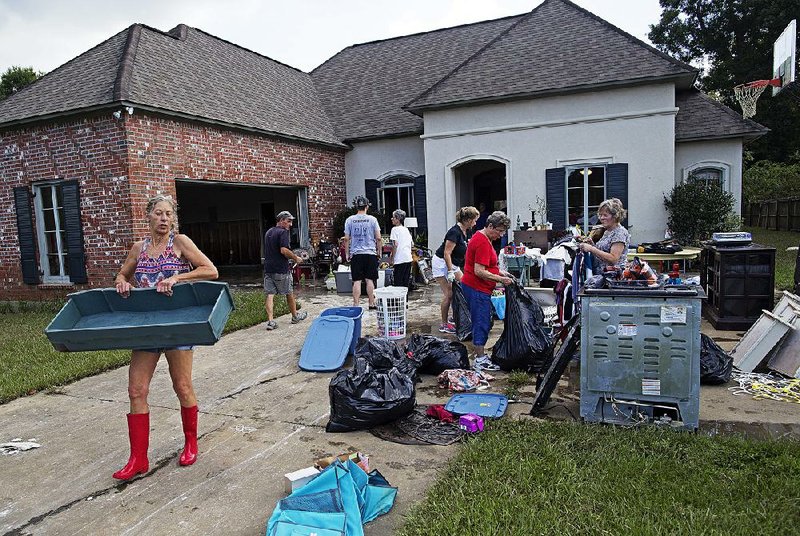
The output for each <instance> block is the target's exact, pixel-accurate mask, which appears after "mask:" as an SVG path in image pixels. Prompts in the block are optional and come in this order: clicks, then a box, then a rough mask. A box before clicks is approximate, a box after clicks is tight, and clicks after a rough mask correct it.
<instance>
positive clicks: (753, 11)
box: [649, 0, 800, 162]
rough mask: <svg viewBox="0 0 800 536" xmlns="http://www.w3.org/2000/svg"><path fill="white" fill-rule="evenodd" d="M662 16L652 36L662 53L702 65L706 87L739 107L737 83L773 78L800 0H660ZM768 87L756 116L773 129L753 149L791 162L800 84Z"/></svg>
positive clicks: (799, 136) (797, 135)
mask: <svg viewBox="0 0 800 536" xmlns="http://www.w3.org/2000/svg"><path fill="white" fill-rule="evenodd" d="M660 4H661V9H662V12H661V19H660V20H659V22H658V24H655V25H651V26H650V33H649V38H650V40H651V41H652V42H653V43H654V44H655V45H656V47H657V48H658V49H659V50H661V51H662V52H666V53H668V54H671V55H673V56H675V57H677V58H679V59H681V60H683V61H686V62H691V63H695V64H698V63H699V62H700V61H701V60H703V59H705V60H706V61H707V62H708V65H709V68H708V71H707V72H705V73H703V75H702V76H701V77H700V80H699V83H700V87H701V89H702V90H704V91H706V92H714V93H716V94H718V95H719V96H720V97H721V98H722V102H723V103H724V104H726V105H727V106H729V107H731V108H733V109H734V110H737V111H738V110H740V107H739V104H738V102H737V101H736V99H735V97H734V94H733V87H734V86H736V85H738V84H742V83H745V82H751V81H753V80H764V79H770V78H772V46H773V43H774V42H775V39H777V38H778V36H779V35H780V34H781V32H782V31H783V29H784V28H785V27H786V25H787V24H789V21H791V20H792V19H793V18H797V14H798V12H800V11H799V10H800V4H799V3H798V0H660ZM771 95H772V92H771V91H770V90H769V89H767V91H765V92H764V94H762V95H761V98H760V99H759V101H758V108H757V113H756V116H755V117H754V119H755V120H756V121H758V122H759V123H761V124H762V125H764V126H766V127H769V128H770V130H771V132H770V133H769V134H767V135H766V136H763V137H762V138H760V139H759V140H757V141H755V142H754V143H753V144H752V145H751V146H750V147H749V149H750V150H751V151H752V152H753V153H754V157H755V160H763V159H768V160H775V161H780V162H786V161H788V160H789V158H790V156H791V155H792V153H794V152H795V151H797V147H799V146H800V99H798V98H797V97H798V96H800V89H799V88H797V87H795V88H788V89H786V90H784V91H783V92H782V93H780V94H778V95H777V96H776V97H775V98H773V97H772V96H771Z"/></svg>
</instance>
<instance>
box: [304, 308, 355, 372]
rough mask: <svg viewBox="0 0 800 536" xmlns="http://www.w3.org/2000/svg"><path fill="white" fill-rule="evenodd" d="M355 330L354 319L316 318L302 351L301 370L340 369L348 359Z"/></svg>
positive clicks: (321, 370) (336, 317) (332, 316)
mask: <svg viewBox="0 0 800 536" xmlns="http://www.w3.org/2000/svg"><path fill="white" fill-rule="evenodd" d="M353 329H354V322H353V319H352V318H347V317H344V316H336V315H329V316H320V317H317V318H315V319H314V322H312V323H311V327H310V328H309V330H308V333H307V334H306V341H305V342H304V343H303V349H302V350H301V351H300V363H299V364H298V365H299V366H300V368H301V369H303V370H308V371H311V372H328V371H332V370H337V369H339V368H340V367H341V366H342V365H343V364H344V361H345V359H347V352H348V351H349V350H350V344H351V342H352V340H353Z"/></svg>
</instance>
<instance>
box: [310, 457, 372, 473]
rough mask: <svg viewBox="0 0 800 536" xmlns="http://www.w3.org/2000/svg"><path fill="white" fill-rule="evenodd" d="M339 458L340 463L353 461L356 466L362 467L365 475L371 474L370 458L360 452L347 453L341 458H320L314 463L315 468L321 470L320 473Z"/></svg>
mask: <svg viewBox="0 0 800 536" xmlns="http://www.w3.org/2000/svg"><path fill="white" fill-rule="evenodd" d="M336 458H339V460H340V461H342V462H346V461H347V460H353V462H355V464H356V465H358V466H359V467H361V468H362V469H363V470H364V472H365V473H369V456H367V455H366V454H362V453H360V452H346V453H344V454H340V455H339V456H328V457H327V458H320V459H318V460H315V461H314V467H316V468H317V469H319V470H320V471H321V470H323V469H325V468H326V467H328V466H329V465H330V464H332V463H333V462H334V460H336Z"/></svg>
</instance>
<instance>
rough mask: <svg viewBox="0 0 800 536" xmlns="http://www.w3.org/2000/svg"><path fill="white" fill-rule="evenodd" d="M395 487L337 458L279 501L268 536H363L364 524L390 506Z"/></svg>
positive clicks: (272, 516) (393, 497)
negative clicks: (314, 535) (313, 535)
mask: <svg viewBox="0 0 800 536" xmlns="http://www.w3.org/2000/svg"><path fill="white" fill-rule="evenodd" d="M396 496H397V488H393V487H391V486H390V485H389V483H388V482H387V481H386V479H385V478H383V475H381V474H380V473H379V472H378V471H371V472H370V473H369V474H367V473H365V472H364V470H363V469H361V468H360V467H359V466H358V465H356V464H355V463H354V462H353V461H352V460H347V462H345V463H342V462H341V461H339V460H336V461H335V462H334V463H332V464H331V465H329V466H328V467H326V468H325V470H324V471H322V472H321V473H320V474H319V475H318V476H317V477H315V478H314V479H313V480H311V481H310V482H309V483H308V484H306V485H305V486H303V487H302V488H299V489H297V490H295V491H294V493H292V494H291V495H289V496H288V497H286V498H285V499H282V500H280V501H278V505H277V506H276V507H275V510H274V511H273V512H272V515H271V516H270V518H269V521H268V522H267V536H309V535H311V534H316V535H317V536H334V535H335V536H363V534H364V523H368V522H369V521H372V520H373V519H375V518H376V517H378V516H379V515H382V514H385V513H386V512H388V511H389V510H391V509H392V506H393V505H394V499H395V497H396Z"/></svg>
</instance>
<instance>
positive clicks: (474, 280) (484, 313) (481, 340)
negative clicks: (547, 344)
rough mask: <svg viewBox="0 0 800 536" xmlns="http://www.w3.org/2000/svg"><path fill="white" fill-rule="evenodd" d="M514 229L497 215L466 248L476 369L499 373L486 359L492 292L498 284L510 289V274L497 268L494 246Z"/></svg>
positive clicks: (465, 288)
mask: <svg viewBox="0 0 800 536" xmlns="http://www.w3.org/2000/svg"><path fill="white" fill-rule="evenodd" d="M510 226H511V220H510V219H509V218H508V216H506V215H505V213H503V212H500V211H496V212H493V213H492V214H491V215H490V216H489V217H488V218H486V226H485V227H484V228H483V229H481V230H480V231H478V232H477V233H475V234H474V235H473V236H472V238H471V239H470V241H469V243H468V244H467V254H466V257H465V260H464V276H463V277H462V278H461V288H462V289H463V291H464V296H465V297H466V298H467V302H468V303H469V314H470V317H471V318H472V344H473V345H474V346H475V363H474V365H475V367H476V368H479V369H486V370H498V369H499V368H500V367H498V366H497V365H495V364H494V363H492V361H491V360H490V359H489V356H487V355H486V348H485V346H486V341H487V340H488V339H489V327H490V323H491V315H492V300H491V296H492V291H493V290H494V287H495V285H496V284H497V283H503V284H504V285H510V284H511V282H512V279H511V277H509V274H508V272H504V271H501V270H500V268H499V267H498V265H497V253H496V252H495V250H494V247H492V242H493V241H494V240H497V239H498V238H500V237H501V236H503V235H504V234H505V233H506V231H508V228H509V227H510Z"/></svg>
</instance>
